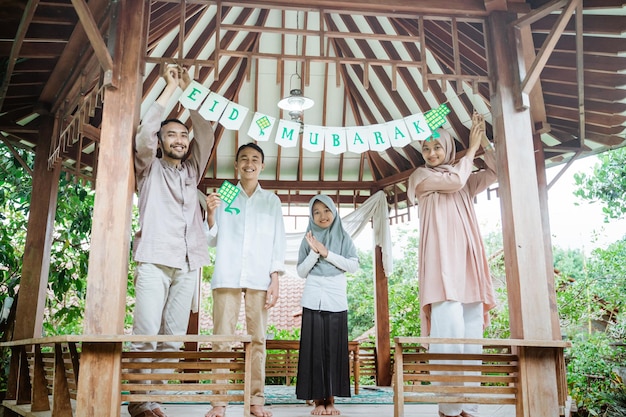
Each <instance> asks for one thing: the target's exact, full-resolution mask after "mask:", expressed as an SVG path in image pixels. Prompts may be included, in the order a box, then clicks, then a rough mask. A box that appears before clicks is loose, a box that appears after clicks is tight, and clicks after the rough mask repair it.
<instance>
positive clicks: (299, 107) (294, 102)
mask: <svg viewBox="0 0 626 417" xmlns="http://www.w3.org/2000/svg"><path fill="white" fill-rule="evenodd" d="M313 104H315V103H314V101H313V100H312V99H310V98H308V97H305V96H303V95H302V90H300V89H297V88H296V89H293V90H291V91H290V92H289V97H285V98H284V99H282V100H281V101H279V102H278V107H280V108H281V109H283V110H287V111H289V112H302V111H304V110H306V109H310V108H311V107H313Z"/></svg>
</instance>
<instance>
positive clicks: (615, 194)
mask: <svg viewBox="0 0 626 417" xmlns="http://www.w3.org/2000/svg"><path fill="white" fill-rule="evenodd" d="M599 159H600V163H599V164H596V166H595V167H594V169H593V174H591V175H587V174H585V173H580V172H579V173H576V174H574V181H575V184H576V186H577V189H576V190H575V192H574V195H576V196H578V197H580V198H581V199H583V200H588V201H591V202H594V201H599V202H601V203H602V204H603V207H602V211H603V213H604V216H605V222H608V221H609V219H618V218H620V217H622V216H623V215H624V213H626V148H620V149H615V150H610V151H607V152H603V153H602V154H601V155H600V156H599Z"/></svg>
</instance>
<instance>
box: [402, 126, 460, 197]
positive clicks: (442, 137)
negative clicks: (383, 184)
mask: <svg viewBox="0 0 626 417" xmlns="http://www.w3.org/2000/svg"><path fill="white" fill-rule="evenodd" d="M436 133H437V134H438V135H439V137H438V138H436V139H435V138H434V137H433V138H429V139H428V140H429V141H431V142H435V141H437V142H439V144H440V145H441V146H442V147H443V150H444V152H445V153H446V156H445V158H444V160H443V163H442V164H441V165H437V166H436V167H431V166H430V165H428V161H426V165H425V166H424V167H419V168H417V169H416V170H415V171H413V173H412V174H411V176H410V177H409V186H408V189H407V190H406V194H407V197H408V199H409V201H410V202H411V203H412V204H415V187H417V184H419V183H420V182H422V181H423V180H424V179H425V178H426V176H427V175H428V171H426V170H428V169H432V170H434V171H439V172H450V171H452V170H454V166H453V165H452V163H453V162H454V159H455V158H456V147H455V146H454V139H453V138H452V136H451V135H450V133H448V131H447V130H444V129H441V128H439V129H437V131H436ZM423 143H424V141H419V142H418V147H417V150H418V151H419V152H420V153H422V144H423Z"/></svg>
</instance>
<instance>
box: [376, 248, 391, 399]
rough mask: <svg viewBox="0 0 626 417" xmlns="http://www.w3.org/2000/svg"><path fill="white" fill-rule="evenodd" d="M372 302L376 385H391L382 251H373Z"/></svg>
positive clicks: (387, 298)
mask: <svg viewBox="0 0 626 417" xmlns="http://www.w3.org/2000/svg"><path fill="white" fill-rule="evenodd" d="M374 268H375V271H376V272H375V274H376V276H375V277H374V280H375V282H374V300H375V302H376V385H379V386H385V387H386V386H390V385H391V346H390V343H391V342H390V340H389V280H388V279H387V275H385V270H384V269H383V250H382V248H381V247H380V246H376V248H375V249H374Z"/></svg>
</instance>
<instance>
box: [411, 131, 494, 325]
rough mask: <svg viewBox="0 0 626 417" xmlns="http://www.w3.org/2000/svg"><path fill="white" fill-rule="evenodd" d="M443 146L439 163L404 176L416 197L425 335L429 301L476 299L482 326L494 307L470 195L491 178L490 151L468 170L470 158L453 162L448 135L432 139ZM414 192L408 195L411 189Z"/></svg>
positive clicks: (486, 322) (450, 141)
mask: <svg viewBox="0 0 626 417" xmlns="http://www.w3.org/2000/svg"><path fill="white" fill-rule="evenodd" d="M438 140H439V142H440V143H441V144H442V146H443V147H444V150H445V151H446V159H445V161H444V164H443V165H439V166H437V167H434V168H431V167H427V166H425V167H420V168H417V169H416V170H415V172H414V173H413V174H412V175H411V177H410V179H409V199H411V200H413V198H414V197H416V198H417V201H418V209H419V222H420V245H419V298H420V306H421V310H420V316H421V320H422V326H421V328H422V335H423V336H429V335H430V310H431V308H430V307H431V304H432V303H436V302H440V301H459V302H461V303H475V302H482V303H483V308H484V321H483V327H487V325H488V324H489V314H488V312H489V310H491V309H492V308H494V307H495V305H496V300H495V295H494V292H493V286H492V282H491V277H490V275H489V267H488V263H487V257H486V254H485V248H484V245H483V241H482V237H481V235H480V231H479V228H478V223H477V220H476V213H475V211H474V204H473V202H472V200H473V198H474V196H475V195H476V194H478V193H480V192H481V191H483V190H485V189H486V188H487V187H488V186H489V185H490V184H492V183H494V182H495V181H496V180H497V175H496V172H495V158H494V156H493V152H488V153H486V154H485V162H486V163H487V165H488V169H485V170H481V171H477V172H472V170H473V161H472V160H471V159H470V158H467V157H463V158H461V159H460V160H459V162H458V163H457V164H456V165H451V163H452V162H454V157H455V150H454V142H453V141H454V139H452V137H451V136H450V135H449V134H447V132H445V134H442V135H441V136H440V138H439V139H438ZM412 191H413V192H414V193H415V194H414V196H413V192H412Z"/></svg>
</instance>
